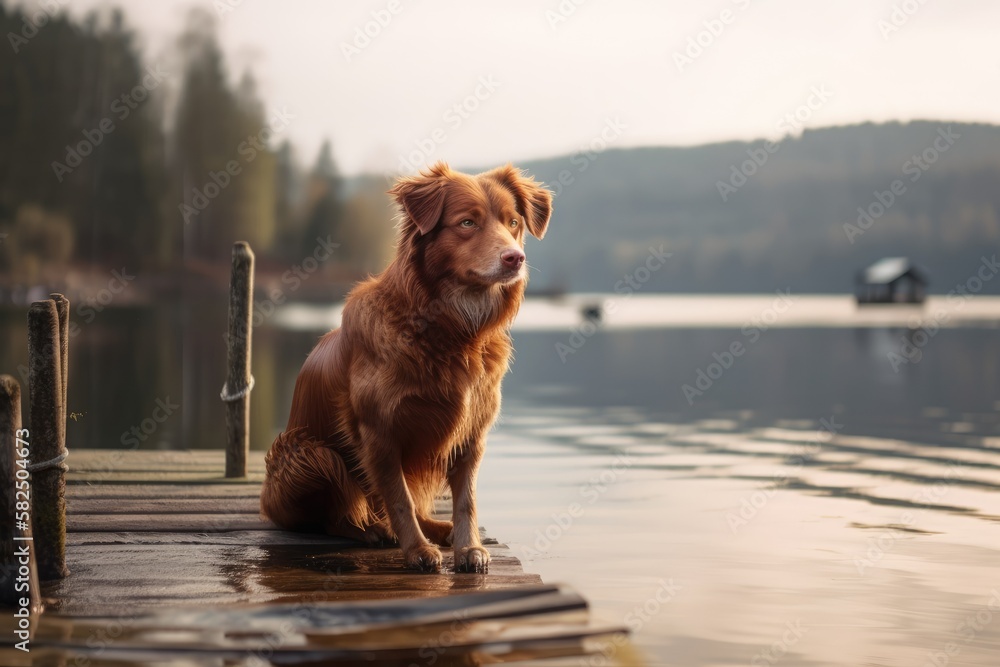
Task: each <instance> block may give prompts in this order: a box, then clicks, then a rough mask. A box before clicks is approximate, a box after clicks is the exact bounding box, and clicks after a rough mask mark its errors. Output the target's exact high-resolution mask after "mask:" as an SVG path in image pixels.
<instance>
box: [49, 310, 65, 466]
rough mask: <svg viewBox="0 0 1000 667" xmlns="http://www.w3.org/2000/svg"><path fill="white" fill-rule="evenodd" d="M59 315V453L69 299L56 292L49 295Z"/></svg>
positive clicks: (63, 445)
mask: <svg viewBox="0 0 1000 667" xmlns="http://www.w3.org/2000/svg"><path fill="white" fill-rule="evenodd" d="M49 298H50V299H52V300H53V301H54V302H55V304H56V313H58V315H59V371H60V374H61V379H62V406H63V409H62V412H60V413H59V444H60V445H61V447H60V451H62V450H63V449H66V413H67V412H68V411H69V403H68V402H67V398H66V392H67V389H68V388H69V299H67V298H66V297H65V296H63V295H62V294H59V293H58V292H53V293H52V294H49Z"/></svg>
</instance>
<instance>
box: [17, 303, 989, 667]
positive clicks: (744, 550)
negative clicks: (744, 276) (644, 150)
mask: <svg viewBox="0 0 1000 667" xmlns="http://www.w3.org/2000/svg"><path fill="white" fill-rule="evenodd" d="M675 299H676V298H675ZM646 304H647V306H650V304H653V305H652V306H650V307H655V300H654V301H647V302H646ZM666 304H667V302H664V303H662V304H660V306H662V307H666ZM806 305H807V306H808V308H817V307H818V306H817V304H815V303H809V304H806ZM533 307H535V308H537V306H533ZM741 307H742V308H746V305H745V304H744V305H743V306H741ZM987 311H989V309H988V308H987V309H985V310H983V311H982V312H984V313H986V312H987ZM740 312H742V311H740ZM970 312H971V311H970ZM977 312H978V311H977ZM334 315H335V311H334ZM564 315H565V313H562V314H556V315H552V314H551V313H550V314H549V315H546V316H545V317H544V318H543V321H544V322H548V324H544V323H543V325H540V326H531V325H530V322H528V323H527V325H522V326H520V327H519V329H518V330H517V331H516V332H515V347H516V350H517V353H516V360H515V362H514V364H513V368H512V372H511V374H510V375H509V376H508V378H507V380H506V382H505V386H504V396H505V403H504V415H503V419H502V422H501V423H500V425H499V426H498V427H497V429H496V431H495V433H494V434H493V435H492V438H491V442H490V447H489V450H488V459H487V461H486V463H485V465H484V468H483V472H482V475H481V479H480V495H481V500H480V515H481V520H482V522H483V523H484V524H485V525H486V526H488V528H489V529H490V533H491V534H492V535H494V536H497V537H499V538H501V539H502V540H504V541H507V542H509V543H510V544H511V545H512V547H513V548H514V551H515V553H516V554H518V555H520V556H521V557H522V559H523V560H524V561H525V565H526V569H528V570H529V571H537V572H539V573H540V574H541V575H542V576H543V578H544V579H545V580H546V581H549V582H556V581H563V582H566V583H569V584H571V585H573V586H574V587H575V588H577V589H578V590H579V591H581V592H582V593H583V594H584V595H585V596H586V597H587V598H589V599H590V600H591V601H592V603H593V605H594V611H595V613H596V614H597V616H598V617H600V618H601V619H602V620H604V621H606V622H608V623H611V624H625V625H627V626H629V627H631V628H632V629H633V630H635V631H636V643H637V644H638V646H639V647H640V648H642V649H644V650H645V651H646V652H647V653H648V654H650V655H651V656H654V660H653V662H654V663H658V664H685V665H688V664H689V665H695V664H704V665H730V664H732V665H736V664H739V665H745V664H748V663H749V664H758V665H764V664H776V663H779V662H781V663H782V664H789V665H924V664H952V665H957V664H961V665H995V664H996V656H997V655H998V654H1000V571H998V570H997V569H996V566H995V564H996V562H997V561H998V557H1000V553H998V549H1000V520H998V519H1000V494H998V486H1000V472H998V468H1000V417H998V415H1000V412H998V401H1000V391H998V390H1000V387H998V382H1000V378H998V376H997V373H996V369H997V368H998V361H1000V358H998V357H1000V347H998V346H997V345H996V344H995V343H994V338H995V336H996V335H997V332H996V331H995V329H994V327H995V323H996V319H994V320H992V321H989V320H983V319H980V320H977V322H975V323H965V325H964V326H958V324H959V322H958V321H957V319H953V320H952V321H951V322H950V324H951V326H950V327H943V328H941V329H939V330H936V331H934V332H933V334H932V335H928V331H927V330H921V329H911V328H908V327H907V326H905V323H903V325H902V326H900V323H898V322H897V323H893V324H892V325H891V326H890V325H886V326H876V324H875V323H872V322H867V323H864V325H863V326H860V325H859V326H850V323H849V322H848V323H846V324H845V323H844V322H843V321H840V322H839V324H838V325H837V326H811V327H806V326H800V325H796V326H794V327H790V326H789V327H780V328H775V327H768V328H767V329H766V330H764V329H758V330H757V332H756V333H757V334H758V335H752V334H753V332H752V331H750V332H748V331H747V330H746V329H745V328H741V325H740V324H739V323H738V322H737V323H735V324H733V322H732V321H731V320H732V318H731V317H730V319H729V320H726V321H727V322H728V323H726V324H720V325H718V326H715V327H706V326H704V323H703V324H702V325H698V326H696V325H695V324H696V323H695V324H692V323H690V322H689V323H688V324H685V325H677V326H651V325H643V326H635V327H632V326H617V325H615V324H614V322H612V321H610V320H608V321H607V324H606V326H601V327H598V328H597V329H596V330H591V329H587V334H586V336H585V337H584V338H582V339H580V340H578V341H577V342H578V343H580V344H578V345H577V344H572V343H571V336H572V335H573V331H574V330H578V329H577V327H578V325H579V319H578V318H577V320H576V321H574V322H572V323H571V324H570V325H567V324H566V323H563V324H561V325H559V326H553V325H551V321H552V320H553V318H555V319H558V318H560V317H563V316H564ZM713 317H714V316H713ZM719 317H720V318H721V316H719ZM866 317H867V316H866ZM545 318H548V319H545ZM722 319H725V318H722ZM280 320H281V318H280V317H279V318H275V321H273V322H269V323H267V324H265V325H264V326H262V327H260V328H259V329H257V330H256V331H255V338H254V350H253V364H254V375H255V376H256V379H257V383H256V389H255V390H254V393H253V399H252V420H253V422H252V446H253V447H255V448H258V449H264V448H266V447H267V446H268V445H269V444H270V440H271V438H272V437H273V435H274V434H275V433H276V432H277V431H278V430H280V429H281V427H282V426H283V423H284V419H285V417H286V415H287V411H288V406H289V402H290V394H291V388H292V385H293V383H294V378H295V375H296V373H297V372H298V368H299V366H300V364H301V362H302V360H303V359H304V358H305V356H306V354H307V353H308V352H309V350H310V349H311V347H312V345H313V344H314V342H315V340H316V339H317V337H318V336H319V335H320V334H321V333H322V332H321V331H319V330H310V329H308V328H307V329H306V330H289V329H283V328H279V327H278V326H275V324H276V322H278V321H280ZM22 321H23V314H16V316H15V315H10V316H8V317H6V319H4V320H2V321H0V331H4V333H5V334H6V336H7V338H8V340H10V341H11V342H12V344H8V345H7V346H4V347H3V348H0V355H2V357H0V362H2V368H3V369H4V370H6V371H7V372H10V371H15V370H16V369H17V367H18V365H19V364H23V363H24V360H25V359H26V345H25V341H24V331H23V325H22ZM314 321H316V322H320V323H322V322H324V321H326V320H325V316H323V317H317V318H316V319H315V320H314ZM224 329H225V308H224V305H223V306H222V307H220V306H218V305H216V306H211V307H208V306H189V307H187V306H186V307H183V308H182V307H180V306H178V307H168V306H163V307H159V308H156V309H148V310H139V309H135V310H125V309H123V310H117V311H106V312H104V313H101V314H100V316H99V318H98V319H96V320H95V322H93V323H92V324H89V325H87V326H84V327H82V328H81V333H80V334H79V336H78V337H77V339H75V340H74V341H73V342H72V345H73V356H72V366H71V380H70V383H71V386H70V405H69V409H70V410H71V411H74V412H77V413H83V416H82V417H80V419H79V421H77V422H71V423H70V432H69V439H70V444H71V446H75V447H121V446H123V440H124V441H125V442H124V446H130V445H131V444H133V440H130V439H129V437H128V436H129V435H132V436H133V437H134V438H135V442H134V444H136V445H137V446H139V447H142V448H157V447H160V448H173V449H183V448H217V447H220V446H221V444H222V442H223V438H224V426H223V424H224V417H223V409H222V404H221V401H219V399H218V391H219V388H220V387H221V385H222V381H223V370H224V369H223V367H224V358H223V357H224V344H223V339H222V331H223V330H224ZM581 341H582V342H581ZM736 343H738V344H739V345H740V347H738V348H734V344H736ZM560 345H564V346H565V345H569V346H570V348H571V349H572V350H573V351H572V352H571V353H565V350H564V349H563V352H564V353H563V354H560V349H561V348H560V347H559V346H560ZM737 349H741V350H742V351H740V352H739V353H738V354H737V353H735V352H734V350H737ZM689 388H690V389H689ZM691 389H693V390H695V391H692V390H691ZM158 399H159V400H167V399H169V401H171V402H172V403H176V404H177V405H179V407H178V408H177V409H176V411H175V412H174V413H173V414H171V415H170V416H168V417H167V418H166V419H165V420H163V421H162V422H155V420H153V419H152V418H151V416H152V415H153V411H154V408H155V407H156V404H157V403H156V402H157V400H158ZM133 429H136V430H133ZM968 619H972V621H971V622H970V621H969V620H968ZM941 656H944V658H942V657H941ZM945 658H946V659H947V660H946V661H945V662H941V660H943V659H945ZM935 661H937V662H935Z"/></svg>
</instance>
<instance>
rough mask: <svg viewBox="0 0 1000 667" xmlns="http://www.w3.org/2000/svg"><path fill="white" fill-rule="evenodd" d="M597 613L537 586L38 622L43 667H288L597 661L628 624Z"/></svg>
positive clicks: (8, 622) (15, 659)
mask: <svg viewBox="0 0 1000 667" xmlns="http://www.w3.org/2000/svg"><path fill="white" fill-rule="evenodd" d="M586 612H587V605H586V602H585V601H584V600H583V599H582V598H581V597H580V596H579V595H577V594H576V593H574V592H573V591H571V590H568V589H565V588H554V587H546V586H538V585H534V586H521V587H518V588H515V589H498V590H487V591H475V592H468V593H465V594H461V595H457V596H450V597H436V598H427V597H426V596H416V598H415V599H409V600H392V601H378V600H375V601H372V600H366V601H364V602H343V601H335V602H331V601H316V602H311V603H304V604H303V603H294V604H281V603H278V604H271V605H267V606H262V605H252V606H239V607H232V606H230V607H226V608H218V607H215V608H211V607H209V608H206V607H204V606H201V607H187V608H174V609H171V610H164V611H162V612H158V611H156V610H152V611H151V612H149V611H147V612H140V613H135V614H122V613H114V614H108V615H105V616H104V617H101V616H97V617H92V618H72V617H67V616H65V615H61V614H52V613H49V614H46V615H44V616H43V617H41V618H40V619H39V621H38V624H37V626H36V628H35V633H34V637H33V641H32V656H33V657H34V658H35V659H36V660H38V661H39V662H38V663H37V664H64V663H70V662H74V660H73V658H77V660H75V662H80V659H81V658H82V659H84V660H86V661H87V663H88V664H89V663H91V662H92V659H93V660H96V661H98V662H100V663H101V664H105V661H113V662H112V663H109V664H120V663H119V661H127V662H128V663H129V664H138V663H143V664H146V663H152V662H156V663H157V664H160V663H167V662H173V661H176V660H183V661H184V662H185V663H187V662H189V661H191V659H192V658H193V657H198V658H200V660H201V661H204V660H209V659H210V660H211V661H212V664H223V663H225V664H230V663H232V664H237V663H238V664H243V662H245V661H246V660H247V659H248V657H249V656H268V657H270V656H273V657H274V658H275V659H276V661H277V663H280V664H338V663H340V662H349V663H350V664H367V665H399V664H414V663H416V664H423V663H427V664H431V663H434V662H437V661H438V660H439V659H441V661H442V664H463V665H466V664H493V663H496V662H514V661H526V660H527V661H532V662H534V661H537V660H541V659H545V658H549V657H567V656H585V655H587V654H588V652H590V651H593V653H592V655H593V656H594V657H597V653H596V647H595V646H594V644H593V642H594V640H597V639H602V640H604V641H607V640H609V639H610V637H611V635H612V634H619V633H622V632H623V631H624V629H623V628H620V627H615V626H599V625H592V624H590V623H588V622H587V619H586ZM13 623H14V620H13V619H0V631H4V632H5V633H6V634H10V630H12V628H13ZM109 628H112V629H113V631H114V634H113V635H111V633H110V631H109ZM109 635H110V640H109V641H99V642H95V641H94V639H95V637H101V638H102V639H103V638H108V637H109ZM435 638H436V639H435ZM585 640H586V644H585ZM587 646H590V647H591V648H587ZM21 657H22V656H19V655H16V654H15V653H14V652H13V651H12V650H11V649H10V648H0V658H4V659H5V660H6V659H7V658H11V659H12V662H11V664H26V663H23V662H22V661H21V660H20V658H21ZM4 664H7V662H4ZM199 664H200V661H199ZM560 664H564V663H560Z"/></svg>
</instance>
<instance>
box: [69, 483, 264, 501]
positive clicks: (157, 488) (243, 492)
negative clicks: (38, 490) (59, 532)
mask: <svg viewBox="0 0 1000 667" xmlns="http://www.w3.org/2000/svg"><path fill="white" fill-rule="evenodd" d="M84 498H105V499H109V498H111V499H121V500H122V501H123V502H131V501H132V500H133V499H149V498H163V499H167V498H192V499H194V498H207V499H211V498H260V484H233V483H231V482H225V483H222V484H148V485H146V484H120V483H117V482H114V481H112V482H109V483H106V484H70V485H68V486H67V487H66V499H67V502H71V501H73V500H76V499H84Z"/></svg>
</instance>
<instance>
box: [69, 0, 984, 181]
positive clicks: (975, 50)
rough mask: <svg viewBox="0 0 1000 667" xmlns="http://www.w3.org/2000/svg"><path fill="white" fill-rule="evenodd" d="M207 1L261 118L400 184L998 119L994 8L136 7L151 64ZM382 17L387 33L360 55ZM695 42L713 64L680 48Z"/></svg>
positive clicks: (768, 4)
mask: <svg viewBox="0 0 1000 667" xmlns="http://www.w3.org/2000/svg"><path fill="white" fill-rule="evenodd" d="M576 3H580V4H579V5H577V4H576ZM106 4H107V3H106V2H102V1H100V0H70V2H69V4H68V5H67V6H68V7H70V11H71V12H73V13H75V14H79V13H81V12H82V11H83V10H84V9H87V8H90V7H96V6H104V5H106ZM199 4H200V6H203V7H205V8H207V9H208V10H210V11H212V12H213V13H219V12H218V11H217V8H218V7H225V6H229V5H233V6H232V7H231V9H232V11H227V12H222V13H221V15H220V16H219V30H220V36H221V40H222V43H223V47H224V49H225V51H226V55H227V59H228V62H229V64H230V66H231V70H232V74H233V75H234V76H238V75H239V74H240V73H241V71H242V70H243V69H244V68H246V67H248V66H249V67H252V69H253V71H254V73H255V75H256V76H257V79H258V81H259V84H260V90H261V94H262V97H263V98H264V99H265V100H266V102H267V104H268V105H269V106H273V107H276V108H281V107H286V108H287V110H288V111H289V112H290V113H291V114H293V115H294V120H293V121H292V122H291V123H290V125H289V126H288V129H287V133H288V136H289V137H290V138H291V140H292V142H293V143H294V145H295V146H296V147H297V149H298V150H299V154H300V157H302V159H303V160H304V161H305V162H306V163H312V161H313V160H314V158H315V153H316V151H317V150H318V148H319V145H320V143H321V141H322V140H323V138H324V137H329V138H330V139H331V140H332V142H333V146H334V154H335V158H336V159H337V162H338V164H339V166H340V168H341V170H342V171H343V172H345V173H348V174H352V173H357V172H359V171H392V170H399V169H400V168H401V167H400V164H401V158H403V157H408V158H410V159H413V158H415V159H416V161H418V162H419V161H428V160H430V161H432V160H434V159H437V158H445V159H447V160H449V161H451V162H452V163H453V164H458V165H470V166H479V165H484V166H485V165H492V164H494V163H500V162H506V161H513V162H515V163H517V162H520V161H524V160H526V159H529V158H537V157H545V156H553V155H560V154H567V153H572V152H574V151H576V150H578V149H580V148H581V147H584V146H586V145H588V144H590V143H591V142H592V141H593V140H594V139H595V138H596V137H599V136H600V135H601V133H602V131H603V132H605V136H606V138H610V139H611V143H612V144H613V145H616V146H640V145H692V144H699V143H705V142H711V141H719V140H726V139H749V138H755V137H765V136H767V137H770V136H775V135H776V134H777V133H778V130H777V129H776V127H777V125H778V124H779V122H781V121H782V119H783V118H785V117H786V114H789V113H793V114H794V113H795V112H796V111H798V113H799V117H800V119H802V122H801V123H799V122H798V121H796V122H795V123H792V124H789V123H786V125H785V128H786V129H787V128H789V127H791V128H793V129H795V128H796V127H797V126H798V125H800V124H801V125H803V126H807V127H822V126H828V125H835V124H844V123H855V122H861V121H866V120H874V121H884V120H892V119H899V120H908V119H917V118H929V119H944V120H967V121H987V122H997V123H1000V86H998V79H1000V49H997V47H996V45H997V39H998V35H1000V2H995V1H991V0H838V1H837V2H829V1H823V2H819V1H817V0H708V1H705V0H702V1H698V2H694V1H692V2H678V1H655V0H614V1H612V0H576V2H574V0H537V1H530V0H504V2H502V3H501V2H474V1H470V0H464V1H462V0H395V1H390V0H356V1H352V2H330V1H328V0H283V1H281V2H278V1H277V0H271V1H265V0H242V1H241V0H200V1H198V2H192V1H190V0H181V1H177V2H174V1H172V0H130V1H129V2H127V3H124V6H125V7H126V11H127V16H128V19H129V22H130V24H131V25H132V26H134V27H135V28H137V30H138V31H139V33H140V35H141V36H142V42H143V51H144V53H145V55H146V57H147V59H148V60H149V61H150V62H155V61H156V60H157V59H166V55H165V54H166V53H167V47H168V45H170V44H171V43H172V41H173V39H174V38H175V37H176V35H177V33H178V32H179V31H180V29H181V27H182V26H183V22H184V16H185V13H186V10H187V9H188V8H190V7H192V6H197V5H199ZM390 7H395V8H397V11H396V13H395V14H391V13H390V11H389V8H390ZM560 7H562V8H564V11H563V12H562V13H560ZM894 7H899V8H900V9H899V10H897V11H896V14H895V16H894ZM904 8H905V9H909V10H910V12H911V13H910V14H907V13H905V12H904V11H903V9H904ZM568 9H573V10H574V11H572V12H570V11H568ZM372 12H376V13H381V16H382V20H383V23H385V22H386V20H385V19H386V17H387V16H390V15H391V20H389V21H388V22H387V25H385V26H384V27H381V26H379V27H378V29H377V31H376V29H375V25H374V24H373V25H370V26H369V32H372V33H375V32H377V34H375V36H374V37H371V38H370V43H369V44H368V45H367V46H362V47H361V48H358V47H356V46H355V38H356V33H355V31H356V29H357V28H359V27H360V28H362V29H364V27H365V24H366V23H367V22H369V21H372V20H373V16H372ZM723 12H728V13H726V14H723ZM562 19H565V20H562ZM723 19H725V21H726V22H723ZM706 21H708V22H709V24H708V26H707V27H706V24H705V22H706ZM712 28H714V31H715V32H716V33H717V34H715V35H712V34H711V29H712ZM706 31H707V32H706ZM699 33H702V34H701V35H699ZM691 39H694V40H699V39H700V41H701V43H702V44H703V46H702V47H701V53H700V54H699V53H698V52H697V50H695V49H691V50H690V51H688V52H687V53H685V52H686V51H687V50H688V47H689V40H691ZM344 45H351V47H353V48H358V51H353V50H351V51H350V53H346V54H345V48H344ZM678 55H683V57H684V58H687V59H688V60H681V59H680V58H678ZM481 81H491V82H493V83H491V84H490V85H488V86H487V85H483V84H481V83H480V82H481ZM477 89H478V94H479V98H480V99H475V97H474V96H475V95H476V93H477ZM812 91H816V93H814V92H812ZM820 91H823V92H822V94H819V92H820ZM470 96H473V97H472V98H470ZM467 98H469V99H467ZM463 100H467V102H466V107H467V108H469V110H468V111H465V110H463V111H462V113H459V112H458V111H456V110H454V108H453V107H454V106H455V105H456V104H462V102H463ZM810 102H811V103H812V106H813V108H812V109H808V107H805V108H800V107H801V106H802V105H806V104H809V103H810ZM807 109H808V110H807ZM449 110H451V111H450V113H449ZM609 121H611V122H617V123H618V126H619V128H620V130H619V131H617V132H612V131H607V130H605V129H604V128H605V127H606V126H607V124H608V122H609ZM435 130H439V131H438V132H436V133H435ZM418 144H421V145H422V146H423V150H421V149H420V148H419V147H418ZM414 151H417V152H416V153H414Z"/></svg>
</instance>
